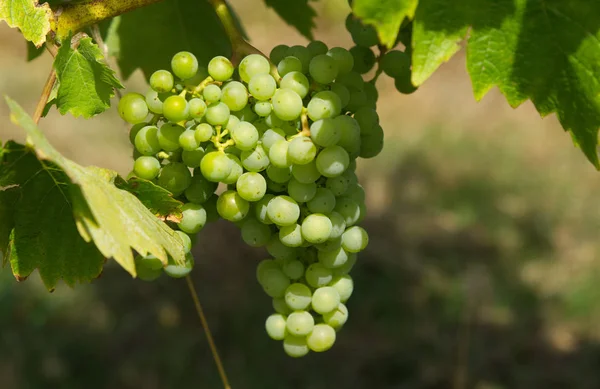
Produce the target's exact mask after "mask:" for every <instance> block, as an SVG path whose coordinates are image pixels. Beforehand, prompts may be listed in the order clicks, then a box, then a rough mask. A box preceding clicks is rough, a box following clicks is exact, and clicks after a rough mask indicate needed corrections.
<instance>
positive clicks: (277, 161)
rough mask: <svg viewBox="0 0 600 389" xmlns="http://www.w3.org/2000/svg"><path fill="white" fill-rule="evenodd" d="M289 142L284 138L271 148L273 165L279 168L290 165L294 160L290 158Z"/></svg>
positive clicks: (270, 155)
mask: <svg viewBox="0 0 600 389" xmlns="http://www.w3.org/2000/svg"><path fill="white" fill-rule="evenodd" d="M289 145H290V144H289V142H288V141H286V140H285V139H284V140H278V141H276V142H275V143H274V144H273V145H271V148H270V149H269V160H270V161H271V163H272V164H273V166H275V167H278V168H286V167H290V166H291V164H292V161H290V158H289V153H288V150H289Z"/></svg>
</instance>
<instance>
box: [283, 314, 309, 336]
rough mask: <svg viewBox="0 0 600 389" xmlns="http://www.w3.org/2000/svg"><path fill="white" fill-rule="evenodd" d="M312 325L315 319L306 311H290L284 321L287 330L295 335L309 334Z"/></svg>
mask: <svg viewBox="0 0 600 389" xmlns="http://www.w3.org/2000/svg"><path fill="white" fill-rule="evenodd" d="M314 326H315V319H314V318H313V317H312V315H311V314H310V313H308V312H306V311H296V312H292V313H290V315H289V316H288V318H287V321H286V328H287V330H288V332H289V333H290V334H292V335H296V336H306V335H308V334H310V332H311V331H312V329H313V328H314Z"/></svg>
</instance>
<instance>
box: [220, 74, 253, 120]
mask: <svg viewBox="0 0 600 389" xmlns="http://www.w3.org/2000/svg"><path fill="white" fill-rule="evenodd" d="M221 102H223V103H224V104H226V105H227V106H228V107H229V109H230V110H231V111H233V112H237V111H241V110H243V109H244V108H246V106H247V105H248V90H247V89H246V87H245V86H244V84H242V83H241V82H238V81H230V82H228V83H227V84H226V85H225V87H223V93H222V95H221ZM240 119H241V120H245V121H250V120H248V119H249V118H240Z"/></svg>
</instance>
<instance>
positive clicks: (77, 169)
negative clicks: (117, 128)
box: [6, 98, 185, 276]
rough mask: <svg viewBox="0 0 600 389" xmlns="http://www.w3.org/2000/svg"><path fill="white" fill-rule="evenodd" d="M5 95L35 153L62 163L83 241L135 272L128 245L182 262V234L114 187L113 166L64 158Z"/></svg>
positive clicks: (40, 156) (136, 249) (14, 116)
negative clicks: (88, 165)
mask: <svg viewBox="0 0 600 389" xmlns="http://www.w3.org/2000/svg"><path fill="white" fill-rule="evenodd" d="M6 100H7V102H8V105H9V107H10V110H11V112H12V115H11V116H12V118H13V121H15V123H17V124H19V125H20V126H21V127H23V128H24V129H25V131H26V132H27V135H28V137H29V139H30V141H31V143H32V144H33V145H34V146H35V153H36V155H37V157H38V159H40V160H43V161H49V162H51V163H53V164H55V165H57V166H58V167H60V169H62V170H63V171H64V172H65V174H66V175H67V176H68V177H69V179H70V181H71V183H72V184H74V185H72V186H71V187H70V190H69V194H70V199H71V201H72V205H73V213H74V216H75V222H76V225H77V229H78V230H79V233H80V234H81V236H82V237H83V238H84V239H85V240H86V241H88V242H89V241H92V240H93V241H94V243H95V244H96V246H97V247H98V250H100V252H101V253H102V254H103V255H104V256H105V257H107V258H109V257H113V258H114V259H115V260H116V261H117V262H118V263H119V264H120V265H121V266H123V268H125V270H127V271H128V272H129V273H131V274H132V275H134V276H135V275H136V271H135V264H134V259H133V253H132V249H134V250H135V251H137V252H138V253H140V254H141V255H147V254H148V253H151V254H153V255H155V256H156V257H158V258H160V260H161V261H162V262H163V263H164V264H165V265H166V264H167V263H168V256H171V257H172V258H173V260H174V261H175V262H176V263H178V264H183V263H184V261H185V258H184V251H183V242H182V241H181V239H180V238H179V237H178V236H177V234H175V232H174V231H173V230H172V229H171V228H169V227H168V226H167V225H166V224H165V223H163V222H162V221H160V220H159V219H158V218H157V217H155V216H154V215H153V214H152V212H150V211H149V210H148V209H147V208H146V207H145V206H144V205H143V204H142V203H141V202H140V201H139V200H138V199H137V198H136V197H135V196H134V195H132V194H131V193H129V192H127V191H125V190H121V189H118V188H116V187H115V184H114V181H115V179H116V177H117V173H116V172H113V171H110V170H107V169H101V168H98V167H94V166H90V167H82V166H80V165H78V164H76V163H74V162H73V161H70V160H68V159H66V158H65V157H63V156H62V155H61V154H60V153H59V152H58V151H56V149H54V148H53V147H52V146H51V145H50V143H48V141H47V140H46V138H45V137H44V135H43V134H42V132H41V131H40V130H39V129H38V128H37V126H36V125H35V123H34V122H33V120H32V119H31V118H30V117H29V116H28V115H27V114H26V113H25V111H23V109H22V108H21V107H20V106H19V105H18V104H17V103H16V102H14V101H13V100H11V99H9V98H7V99H6Z"/></svg>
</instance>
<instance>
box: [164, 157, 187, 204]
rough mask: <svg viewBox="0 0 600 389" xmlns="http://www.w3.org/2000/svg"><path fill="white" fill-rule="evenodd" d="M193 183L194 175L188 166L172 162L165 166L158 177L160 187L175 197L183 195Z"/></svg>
mask: <svg viewBox="0 0 600 389" xmlns="http://www.w3.org/2000/svg"><path fill="white" fill-rule="evenodd" d="M191 183H192V175H191V173H190V170H189V169H188V167H187V166H185V165H184V164H183V163H180V162H172V163H169V164H168V165H165V166H163V168H162V170H161V172H160V175H159V176H158V185H160V186H162V187H163V188H165V189H166V190H168V191H169V192H171V193H173V195H174V196H179V195H180V194H182V193H183V192H184V191H185V190H186V189H187V187H188V186H190V184H191Z"/></svg>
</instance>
